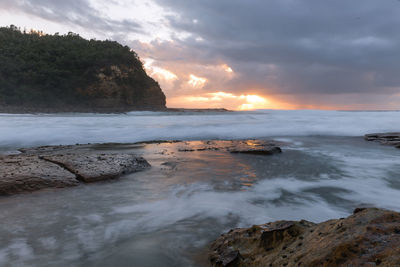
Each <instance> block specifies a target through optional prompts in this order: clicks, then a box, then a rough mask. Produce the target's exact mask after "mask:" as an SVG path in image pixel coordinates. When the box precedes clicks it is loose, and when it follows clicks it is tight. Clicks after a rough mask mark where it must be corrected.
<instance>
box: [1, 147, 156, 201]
mask: <svg viewBox="0 0 400 267" xmlns="http://www.w3.org/2000/svg"><path fill="white" fill-rule="evenodd" d="M46 148H47V150H46V149H42V151H43V152H42V153H36V154H35V153H34V151H33V150H30V152H31V153H24V154H19V155H7V156H1V157H0V166H1V168H0V195H11V194H15V193H21V192H27V191H35V190H39V189H44V188H60V187H68V186H76V185H79V183H80V182H84V183H89V182H97V181H103V180H108V179H115V178H118V177H120V176H121V175H124V174H128V173H133V172H137V171H141V170H144V169H146V168H148V167H150V164H149V163H148V162H147V161H146V160H145V159H143V158H141V157H136V156H135V155H132V154H115V153H113V154H104V153H99V152H82V151H80V152H79V151H76V153H71V152H69V153H65V154H52V153H51V151H52V150H51V147H46ZM56 148H57V147H56ZM40 150H41V149H39V151H40ZM53 151H57V150H56V149H54V150H53ZM58 152H60V151H58Z"/></svg>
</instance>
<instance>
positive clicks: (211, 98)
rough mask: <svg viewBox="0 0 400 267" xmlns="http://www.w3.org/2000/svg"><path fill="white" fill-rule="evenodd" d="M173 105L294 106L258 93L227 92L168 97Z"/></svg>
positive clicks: (270, 107)
mask: <svg viewBox="0 0 400 267" xmlns="http://www.w3.org/2000/svg"><path fill="white" fill-rule="evenodd" d="M167 101H168V104H169V105H172V106H184V107H187V108H204V107H210V108H222V107H223V108H228V109H232V110H255V109H293V108H294V107H293V106H291V105H289V104H286V103H281V102H280V101H275V100H272V99H271V98H266V97H264V96H260V95H256V94H241V95H235V94H232V93H227V92H222V91H219V92H214V93H205V94H202V95H196V96H183V97H174V98H170V99H167Z"/></svg>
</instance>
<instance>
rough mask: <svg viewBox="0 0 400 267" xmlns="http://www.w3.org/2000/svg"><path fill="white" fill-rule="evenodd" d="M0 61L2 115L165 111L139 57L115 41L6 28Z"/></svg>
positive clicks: (157, 88)
mask: <svg viewBox="0 0 400 267" xmlns="http://www.w3.org/2000/svg"><path fill="white" fill-rule="evenodd" d="M0 62H1V64H0V112H1V113H31V112H48V113H53V112H126V111H133V110H165V109H166V98H165V95H164V93H163V92H162V90H161V88H160V86H159V84H158V82H156V81H155V80H153V79H152V78H151V77H149V76H148V75H147V74H146V72H145V70H144V68H143V64H142V62H141V61H140V59H139V57H138V55H137V54H136V53H135V52H134V51H132V50H131V49H130V48H129V47H128V46H123V45H121V44H119V43H117V42H114V41H108V40H107V41H98V40H93V39H92V40H86V39H84V38H82V37H80V36H79V35H77V34H75V33H71V32H70V33H68V34H66V35H58V34H55V35H48V34H43V33H42V32H36V31H30V32H22V31H21V30H20V29H19V28H17V27H16V26H10V27H2V28H0Z"/></svg>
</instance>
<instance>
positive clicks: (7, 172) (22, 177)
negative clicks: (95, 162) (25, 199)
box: [0, 154, 79, 195]
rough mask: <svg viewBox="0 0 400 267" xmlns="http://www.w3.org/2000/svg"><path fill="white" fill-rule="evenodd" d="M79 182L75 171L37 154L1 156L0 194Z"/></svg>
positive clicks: (70, 184)
mask: <svg viewBox="0 0 400 267" xmlns="http://www.w3.org/2000/svg"><path fill="white" fill-rule="evenodd" d="M78 184H79V181H78V180H77V179H76V176H75V175H74V174H73V173H71V172H69V171H67V170H65V169H64V168H62V167H60V166H58V165H56V164H53V163H50V162H47V161H45V160H41V159H40V158H39V157H38V156H37V155H24V154H20V155H9V156H3V157H0V195H11V194H16V193H20V192H26V191H35V190H39V189H43V188H52V187H53V188H54V187H67V186H75V185H78Z"/></svg>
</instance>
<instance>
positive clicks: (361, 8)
mask: <svg viewBox="0 0 400 267" xmlns="http://www.w3.org/2000/svg"><path fill="white" fill-rule="evenodd" d="M0 1H2V6H1V8H0V9H3V10H14V11H15V12H23V13H24V14H28V15H30V16H36V17H40V18H42V19H46V20H49V21H53V22H57V23H60V24H62V25H71V27H72V26H74V25H75V26H79V27H80V28H82V29H83V30H86V31H88V32H96V33H98V34H99V35H100V36H106V37H107V38H109V36H111V37H112V38H114V39H116V40H117V41H120V42H122V43H124V44H127V45H129V46H131V47H132V48H133V49H134V50H135V51H137V52H138V54H139V55H140V57H141V58H142V59H146V60H150V61H151V64H150V65H148V71H149V73H150V74H151V75H153V76H154V77H155V78H156V79H157V80H159V81H160V84H161V85H162V88H163V90H164V91H165V92H166V95H167V97H168V98H175V99H176V98H177V97H179V96H182V97H188V96H194V97H204V96H206V95H207V94H210V93H215V92H225V93H231V94H233V95H236V96H240V95H259V96H262V97H266V98H268V99H274V100H277V99H281V100H282V101H283V102H285V103H286V102H290V103H293V104H294V105H296V106H297V107H318V106H316V105H317V104H318V103H319V105H320V106H321V107H327V106H329V107H333V106H335V103H336V106H338V107H339V106H340V107H346V108H347V107H351V105H353V106H354V107H357V108H362V107H363V105H364V107H365V108H374V107H375V108H385V107H387V108H396V107H397V108H398V107H399V106H400V100H399V98H398V94H399V92H400V75H399V73H400V53H398V47H400V28H399V27H397V26H398V25H400V16H399V15H398V14H400V2H399V1H398V0H385V1H378V0H352V1H348V0H326V1H321V0H247V1H242V0H218V1H215V0H201V1H197V0H126V1H123V2H122V1H105V0H70V1H61V0H13V1H11V0H0ZM13 23H14V22H13ZM14 24H17V23H14ZM44 30H46V29H44ZM132 33H136V35H135V34H134V35H132ZM227 70H228V71H227ZM168 77H169V78H168ZM191 77H192V78H191ZM193 77H197V78H201V79H203V80H196V81H204V82H201V83H198V82H194V81H195V79H193ZM191 81H192V82H191ZM194 84H195V85H196V86H193V85H194ZM277 101H278V100H277Z"/></svg>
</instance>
